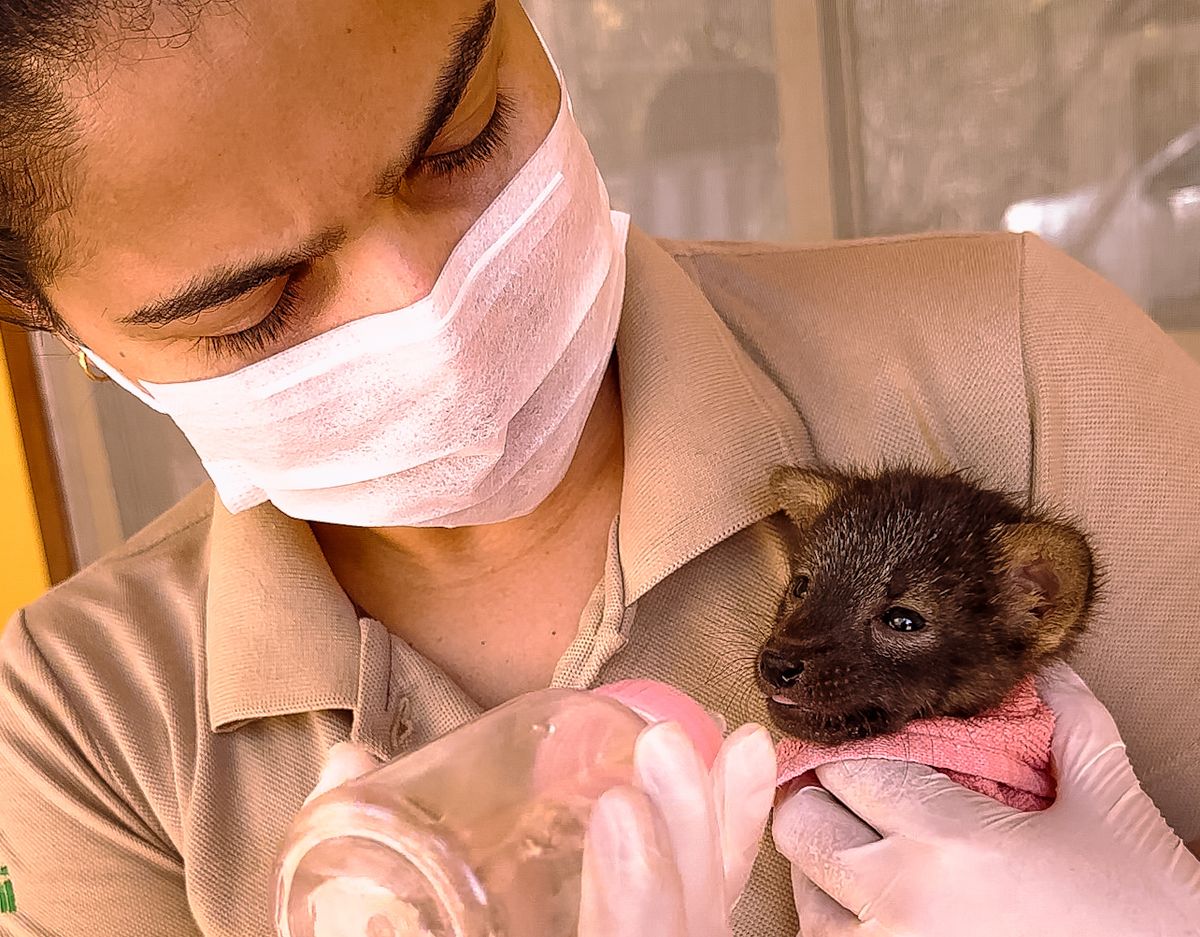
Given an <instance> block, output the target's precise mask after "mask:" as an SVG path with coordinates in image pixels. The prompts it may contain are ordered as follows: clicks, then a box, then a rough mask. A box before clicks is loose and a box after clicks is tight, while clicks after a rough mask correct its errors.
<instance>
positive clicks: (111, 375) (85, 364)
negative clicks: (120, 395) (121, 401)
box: [79, 345, 166, 413]
mask: <svg viewBox="0 0 1200 937" xmlns="http://www.w3.org/2000/svg"><path fill="white" fill-rule="evenodd" d="M79 366H80V367H81V368H83V373H84V374H86V375H87V376H88V379H89V380H93V381H103V380H110V381H112V382H113V383H114V384H116V385H118V386H119V387H122V388H124V389H125V390H127V391H129V393H131V394H133V396H135V397H137V399H138V400H140V401H141V402H142V403H144V404H145V405H146V406H148V407H150V408H151V409H152V410H157V411H158V412H159V413H165V412H166V411H165V410H163V408H162V407H160V406H159V405H158V401H157V400H155V399H154V398H153V397H151V396H150V394H149V393H148V392H147V391H146V389H145V388H144V387H141V386H140V385H138V384H137V383H136V382H135V381H131V380H130V379H129V378H127V377H126V376H125V375H124V374H122V373H121V372H120V371H119V370H118V369H117V368H114V367H113V366H112V365H111V364H109V363H108V362H107V361H105V360H104V359H103V358H101V357H100V356H99V355H98V354H96V353H95V352H94V351H92V350H91V349H90V348H86V347H84V346H83V345H80V346H79ZM95 374H100V375H103V376H102V377H95V376H93V375H95Z"/></svg>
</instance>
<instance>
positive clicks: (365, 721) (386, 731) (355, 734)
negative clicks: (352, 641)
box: [350, 618, 407, 761]
mask: <svg viewBox="0 0 1200 937" xmlns="http://www.w3.org/2000/svg"><path fill="white" fill-rule="evenodd" d="M359 628H360V629H361V633H362V640H361V642H360V645H359V659H358V697H357V699H356V701H355V704H354V722H353V724H352V725H351V728H350V740H351V741H352V742H358V743H359V744H361V745H363V746H364V747H365V748H366V749H367V751H369V752H370V753H371V754H372V755H373V756H374V757H375V758H378V759H380V760H381V761H386V760H387V759H389V758H391V756H392V752H393V750H394V744H393V741H392V739H393V737H394V734H395V730H394V724H395V722H396V714H395V711H394V709H395V708H398V707H394V706H393V702H392V700H391V699H390V696H391V692H390V686H391V672H392V652H391V645H390V642H389V639H388V633H387V630H386V629H385V628H384V627H383V625H381V624H380V623H379V622H377V621H375V620H373V619H370V618H363V619H361V620H360V621H359ZM403 702H405V703H407V700H403ZM405 711H406V712H407V710H405Z"/></svg>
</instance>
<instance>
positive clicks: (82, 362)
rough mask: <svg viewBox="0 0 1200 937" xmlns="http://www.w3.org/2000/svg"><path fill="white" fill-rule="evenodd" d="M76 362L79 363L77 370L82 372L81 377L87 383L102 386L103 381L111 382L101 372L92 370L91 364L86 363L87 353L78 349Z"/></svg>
mask: <svg viewBox="0 0 1200 937" xmlns="http://www.w3.org/2000/svg"><path fill="white" fill-rule="evenodd" d="M76 360H77V361H78V362H79V370H81V371H82V372H83V376H84V377H86V378H87V379H88V380H89V381H92V382H94V383H96V384H102V383H104V382H105V381H111V380H112V378H110V377H109V376H108V375H107V374H105V373H104V372H103V371H94V370H92V363H91V362H90V361H88V356H87V352H85V351H84V350H83V349H82V348H80V349H79V354H78V356H77V357H76Z"/></svg>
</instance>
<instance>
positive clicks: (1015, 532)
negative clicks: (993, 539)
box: [999, 520, 1095, 656]
mask: <svg viewBox="0 0 1200 937" xmlns="http://www.w3.org/2000/svg"><path fill="white" fill-rule="evenodd" d="M999 542H1000V555H1001V565H1002V569H1001V575H1002V576H1003V578H1004V579H1005V580H1006V582H1007V584H1008V591H1009V594H1010V595H1015V596H1016V600H1017V602H1018V603H1019V605H1020V607H1021V611H1022V613H1023V615H1024V617H1025V622H1026V626H1027V628H1028V629H1029V633H1030V634H1031V635H1032V636H1033V638H1034V648H1035V650H1036V651H1037V652H1038V654H1039V656H1050V655H1053V654H1056V653H1058V652H1060V651H1063V650H1065V649H1066V648H1067V647H1069V645H1070V643H1071V642H1072V641H1073V640H1074V639H1075V638H1076V637H1078V636H1079V634H1080V633H1081V632H1082V631H1083V628H1084V625H1085V624H1086V622H1085V619H1086V617H1087V613H1088V609H1089V607H1090V605H1091V601H1092V593H1093V590H1094V577H1095V570H1094V565H1093V559H1092V551H1091V549H1090V548H1089V547H1088V543H1087V539H1086V538H1085V537H1084V536H1083V534H1081V533H1080V532H1079V531H1078V530H1076V529H1075V528H1074V527H1072V526H1071V525H1070V524H1063V523H1059V522H1056V521H1046V520H1038V521H1029V522H1026V523H1022V524H1009V525H1006V526H1005V527H1003V528H1002V529H1001V530H1000V532H999Z"/></svg>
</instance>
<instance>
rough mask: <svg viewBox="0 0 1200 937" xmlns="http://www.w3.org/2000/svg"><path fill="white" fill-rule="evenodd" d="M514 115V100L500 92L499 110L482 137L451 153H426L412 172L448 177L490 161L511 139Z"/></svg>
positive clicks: (413, 167) (483, 131) (484, 129)
mask: <svg viewBox="0 0 1200 937" xmlns="http://www.w3.org/2000/svg"><path fill="white" fill-rule="evenodd" d="M512 115H513V103H512V100H511V99H510V98H509V97H508V96H507V95H506V94H505V93H504V92H502V91H501V92H499V93H497V95H496V109H495V110H494V111H492V116H491V119H490V120H488V122H487V126H485V127H484V128H483V130H481V131H480V133H479V136H477V137H476V138H475V139H474V140H472V141H471V142H470V143H468V144H467V145H466V146H461V147H459V148H458V149H457V150H451V151H450V152H449V153H438V154H436V155H434V156H424V157H422V158H421V159H419V160H417V161H416V162H415V163H414V164H413V165H412V167H411V168H410V169H409V172H410V173H412V174H413V175H417V176H423V175H424V176H437V177H440V178H448V177H451V176H454V175H456V174H458V173H461V172H464V171H466V170H469V169H473V168H475V167H476V166H478V165H481V164H482V163H486V162H488V161H489V160H490V159H491V158H492V157H493V156H495V155H496V153H498V152H499V151H500V150H501V149H503V147H504V145H505V144H506V143H507V142H508V130H509V124H510V122H511V118H512Z"/></svg>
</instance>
